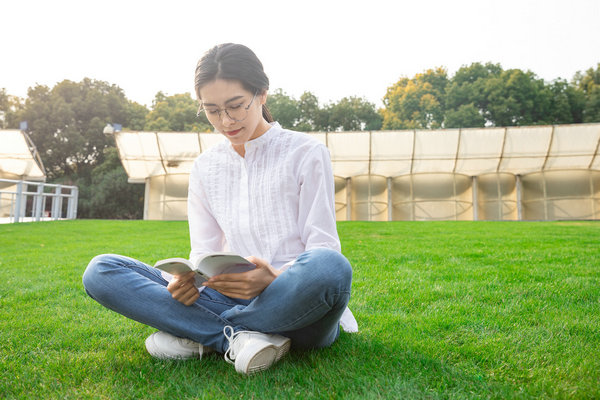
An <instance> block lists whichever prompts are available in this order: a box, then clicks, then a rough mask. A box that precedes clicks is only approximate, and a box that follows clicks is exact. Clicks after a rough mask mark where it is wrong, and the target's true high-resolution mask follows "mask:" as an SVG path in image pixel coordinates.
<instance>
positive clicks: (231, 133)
mask: <svg viewBox="0 0 600 400" xmlns="http://www.w3.org/2000/svg"><path fill="white" fill-rule="evenodd" d="M241 130H242V128H240V129H236V130H235V131H228V132H225V134H226V135H227V136H235V135H237V134H238V133H239V131H241Z"/></svg>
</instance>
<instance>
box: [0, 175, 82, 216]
mask: <svg viewBox="0 0 600 400" xmlns="http://www.w3.org/2000/svg"><path fill="white" fill-rule="evenodd" d="M32 186H33V190H30V188H31V187H32ZM2 187H4V188H2ZM78 197H79V192H78V189H77V186H67V185H55V184H50V183H43V182H28V181H17V180H12V179H0V219H2V218H4V219H6V218H7V217H8V222H25V221H46V220H58V219H75V218H77V199H78ZM48 199H51V203H50V204H48ZM64 199H67V202H66V204H65V203H64ZM48 206H49V207H48Z"/></svg>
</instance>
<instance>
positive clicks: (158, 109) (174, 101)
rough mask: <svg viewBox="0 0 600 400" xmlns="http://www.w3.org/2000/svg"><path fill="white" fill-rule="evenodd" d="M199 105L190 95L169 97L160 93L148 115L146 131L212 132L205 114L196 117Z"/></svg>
mask: <svg viewBox="0 0 600 400" xmlns="http://www.w3.org/2000/svg"><path fill="white" fill-rule="evenodd" d="M197 112H198V103H197V102H196V101H195V100H194V99H192V96H191V95H190V94H189V93H183V94H175V95H172V96H167V95H165V94H164V93H163V92H158V93H157V94H156V96H155V97H154V101H153V102H152V110H151V111H150V112H149V113H148V114H147V115H146V123H145V125H144V130H147V131H164V132H210V131H212V128H211V125H210V124H209V122H208V120H207V119H206V115H205V114H204V113H200V115H198V116H197V115H196V114H197Z"/></svg>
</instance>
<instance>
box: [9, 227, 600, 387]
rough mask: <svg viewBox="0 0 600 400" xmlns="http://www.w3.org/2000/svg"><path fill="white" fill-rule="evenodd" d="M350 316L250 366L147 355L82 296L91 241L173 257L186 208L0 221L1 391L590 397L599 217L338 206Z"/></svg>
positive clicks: (599, 325)
mask: <svg viewBox="0 0 600 400" xmlns="http://www.w3.org/2000/svg"><path fill="white" fill-rule="evenodd" d="M339 232H340V236H341V239H342V247H343V252H344V254H345V255H346V256H347V257H348V259H349V260H350V262H351V263H352V265H353V267H354V280H353V297H352V299H351V301H350V307H351V308H352V310H353V311H354V313H355V315H356V317H357V319H358V321H359V325H360V332H359V333H356V334H345V333H343V334H342V335H341V336H340V339H339V340H338V342H337V343H336V344H334V345H333V346H332V347H331V348H328V349H325V350H321V351H315V352H292V353H291V354H290V355H288V356H287V357H286V358H284V359H283V360H282V361H281V362H280V363H278V364H277V365H276V366H274V367H273V368H271V369H269V370H268V371H265V372H263V373H261V374H258V375H253V376H250V377H247V376H241V375H238V374H236V372H235V370H234V368H233V367H232V366H231V365H230V364H227V363H225V362H224V361H223V359H222V357H221V356H219V355H216V354H213V355H210V356H208V357H205V358H204V359H203V360H201V361H197V360H195V361H178V362H177V361H168V362H165V361H158V360H155V359H152V358H151V357H150V356H149V355H148V354H147V353H146V351H145V348H144V339H145V337H146V336H147V335H149V334H150V333H152V332H153V329H152V328H149V327H146V326H143V325H141V324H138V323H136V322H133V321H130V320H127V319H125V318H124V317H121V316H119V315H117V314H115V313H113V312H111V311H109V310H106V309H104V308H102V307H101V306H100V305H98V304H96V303H95V302H94V301H92V300H91V299H90V298H88V297H87V296H86V294H85V292H84V290H83V286H82V284H81V275H82V273H83V271H84V269H85V266H86V265H87V262H88V261H89V260H90V259H91V258H92V257H93V256H94V255H96V254H100V253H108V252H111V253H119V254H124V255H128V256H131V257H135V258H138V259H141V260H143V261H145V262H147V263H153V262H154V261H156V260H158V259H161V258H167V257H176V256H180V257H186V256H187V253H188V251H189V242H188V235H187V223H185V222H163V221H92V220H76V221H61V222H40V223H29V224H12V225H0V398H1V399H13V398H40V399H49V398H61V399H63V398H64V399H86V398H97V399H108V398H110V399H126V398H131V399H152V398H157V399H158V398H172V399H184V398H244V399H246V398H248V399H252V398H254V399H270V398H302V399H305V398H315V399H322V398H324V399H329V398H334V399H335V398H349V399H374V398H377V399H378V398H382V399H386V398H409V399H412V398H415V399H422V398H425V399H462V398H468V399H481V398H493V399H506V398H508V399H510V398H515V399H529V398H532V399H533V398H574V399H585V398H589V399H593V398H596V399H597V398H600V223H598V222H391V223H375V222H373V223H366V222H341V223H339Z"/></svg>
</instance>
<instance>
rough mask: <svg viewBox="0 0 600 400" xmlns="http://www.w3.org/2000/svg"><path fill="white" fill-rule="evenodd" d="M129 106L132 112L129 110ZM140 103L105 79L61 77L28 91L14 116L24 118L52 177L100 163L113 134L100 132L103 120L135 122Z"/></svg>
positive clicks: (85, 172) (83, 173)
mask: <svg viewBox="0 0 600 400" xmlns="http://www.w3.org/2000/svg"><path fill="white" fill-rule="evenodd" d="M132 109H133V110H134V111H135V112H134V113H133V115H131V114H130V112H131V111H132ZM141 114H143V110H142V109H141V106H139V105H138V106H131V105H130V103H129V101H128V100H127V99H126V98H125V95H124V94H123V91H122V90H121V89H120V88H119V87H117V86H115V85H110V84H108V83H106V82H102V81H95V80H92V79H88V78H85V79H84V80H83V81H81V82H72V81H69V80H64V81H62V82H60V83H58V84H56V86H54V87H53V88H52V89H50V88H48V87H47V86H42V85H37V86H35V87H33V88H30V89H29V91H28V96H27V100H26V101H25V104H24V106H23V108H22V110H20V111H19V112H18V113H17V116H18V120H20V121H27V122H28V126H29V128H28V131H29V135H30V137H31V139H32V140H33V142H34V143H35V144H36V146H37V148H38V150H39V151H40V155H41V157H42V161H43V162H44V166H45V167H46V173H47V175H48V177H49V178H50V179H56V178H59V177H62V176H72V175H74V174H77V175H79V176H87V175H89V173H90V172H91V169H92V168H93V167H94V165H96V164H97V163H99V162H102V159H103V154H104V153H103V152H104V149H106V148H107V147H110V146H113V139H111V138H109V137H107V136H105V135H104V134H103V133H102V130H103V128H104V126H105V125H106V124H107V123H121V124H122V125H123V126H124V127H127V126H128V125H129V124H130V123H133V124H136V125H138V126H139V119H140V115H141Z"/></svg>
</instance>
